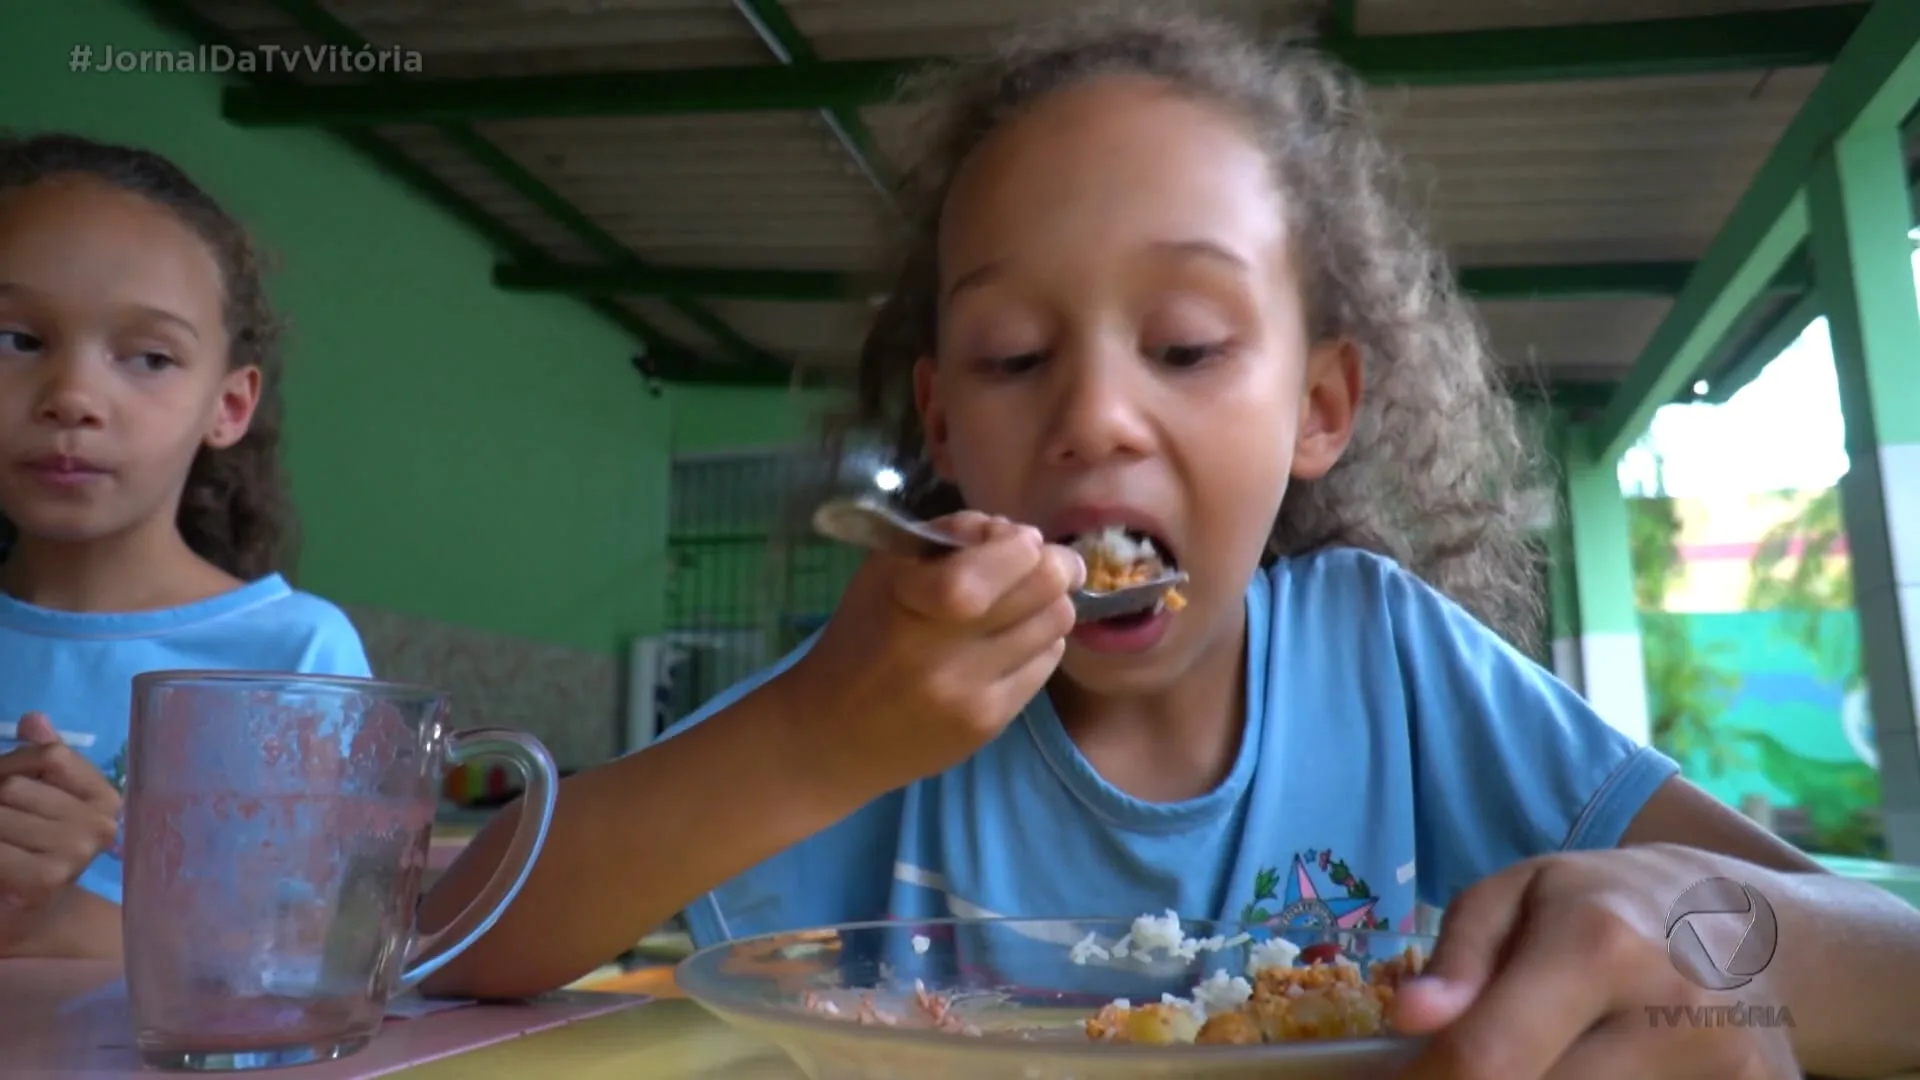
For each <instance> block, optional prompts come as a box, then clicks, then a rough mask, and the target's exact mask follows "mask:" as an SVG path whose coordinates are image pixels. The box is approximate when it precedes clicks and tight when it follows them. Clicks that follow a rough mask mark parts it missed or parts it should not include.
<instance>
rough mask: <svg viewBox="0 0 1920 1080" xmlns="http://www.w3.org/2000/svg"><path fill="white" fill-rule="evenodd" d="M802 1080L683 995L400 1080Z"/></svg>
mask: <svg viewBox="0 0 1920 1080" xmlns="http://www.w3.org/2000/svg"><path fill="white" fill-rule="evenodd" d="M527 1076H548V1077H555V1078H559V1077H565V1078H566V1080H806V1074H805V1073H802V1072H801V1071H800V1070H799V1068H798V1067H796V1066H795V1065H794V1064H793V1062H792V1061H791V1060H789V1059H788V1058H787V1056H786V1055H785V1054H783V1053H781V1052H780V1051H779V1050H778V1049H777V1048H775V1047H773V1046H772V1045H770V1044H768V1043H765V1042H762V1041H760V1040H758V1039H751V1038H747V1037H745V1036H742V1035H739V1034H737V1033H735V1032H733V1031H731V1030H730V1029H728V1028H727V1026H726V1025H725V1024H723V1023H721V1022H720V1021H719V1020H717V1019H715V1018H714V1017H713V1016H712V1014H710V1013H708V1012H707V1011H706V1010H704V1009H702V1008H700V1007H699V1006H698V1005H695V1004H694V1003H693V1002H691V1001H686V1000H684V999H672V998H666V999H659V1000H654V1001H650V1002H647V1003H646V1004H643V1005H636V1006H634V1007H631V1008H626V1009H621V1010H620V1011H618V1012H613V1013H608V1014H607V1015H605V1016H600V1017H596V1018H594V1019H591V1020H581V1021H579V1022H577V1023H573V1024H569V1025H568V1026H566V1027H565V1028H562V1029H560V1030H558V1031H552V1032H548V1033H545V1034H541V1035H530V1036H528V1037H526V1038H522V1039H515V1040H514V1041H512V1042H509V1043H503V1044H501V1045H498V1046H492V1047H488V1048H487V1049H484V1050H476V1051H474V1052H473V1053H470V1054H462V1055H460V1056H459V1057H454V1058H447V1059H444V1060H441V1061H437V1062H434V1063H432V1064H428V1065H422V1066H418V1067H416V1068H413V1069H410V1070H408V1071H407V1073H406V1074H405V1080H494V1078H495V1077H498V1078H500V1080H507V1078H509V1077H511V1078H514V1080H519V1078H521V1077H527Z"/></svg>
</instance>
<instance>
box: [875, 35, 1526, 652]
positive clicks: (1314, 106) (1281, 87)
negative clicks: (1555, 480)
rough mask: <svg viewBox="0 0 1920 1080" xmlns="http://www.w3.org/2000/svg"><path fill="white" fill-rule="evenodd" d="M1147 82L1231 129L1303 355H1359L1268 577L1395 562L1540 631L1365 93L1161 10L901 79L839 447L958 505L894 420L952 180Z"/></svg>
mask: <svg viewBox="0 0 1920 1080" xmlns="http://www.w3.org/2000/svg"><path fill="white" fill-rule="evenodd" d="M1110 76H1135V77H1146V78H1152V79H1157V80H1161V81H1163V82H1165V83H1167V84H1170V85H1171V86H1173V87H1175V88H1176V89H1177V90H1179V91H1180V92H1182V93H1184V94H1188V95H1191V96H1192V97H1193V98H1195V99H1196V100H1202V101H1206V102H1210V103H1214V104H1216V105H1218V106H1219V107H1221V108H1223V109H1225V110H1227V111H1228V112H1230V113H1231V114H1232V115H1234V116H1235V117H1236V118H1237V119H1239V120H1241V121H1243V122H1244V123H1245V124H1246V126H1247V128H1248V130H1249V131H1250V132H1251V133H1253V135H1254V136H1255V137H1256V138H1258V139H1259V140H1260V142H1261V143H1262V145H1263V148H1264V149H1265V150H1266V151H1267V153H1268V155H1269V157H1270V158H1271V160H1272V163H1273V174H1274V176H1275V178H1276V183H1277V184H1278V185H1279V187H1280V189H1281V193H1282V195H1283V197H1284V198H1285V199H1286V200H1287V201H1288V203H1289V205H1290V207H1291V208H1292V210H1293V212H1294V215H1295V216H1294V221H1295V222H1296V226H1295V228H1294V229H1293V230H1292V232H1293V236H1292V240H1293V243H1294V247H1295V250H1294V257H1295V259H1296V260H1297V262H1298V265H1299V267H1300V270H1301V276H1302V279H1303V281H1304V286H1303V288H1304V292H1305V297H1304V300H1305V304H1306V310H1307V312H1308V322H1309V330H1310V332H1311V333H1312V335H1313V336H1314V338H1315V339H1316V340H1332V339H1338V338H1344V339H1347V340H1349V341H1351V342H1353V343H1354V344H1355V345H1356V346H1357V347H1358V349H1359V351H1360V354H1361V356H1362V364H1363V372H1364V386H1365V391H1364V395H1363V400H1362V402H1361V406H1360V409H1359V414H1358V416H1357V417H1356V420H1355V427H1354V431H1353V437H1352V441H1351V443H1350V444H1349V447H1348V449H1347V452H1346V453H1345V454H1344V455H1343V457H1342V458H1341V460H1340V461H1339V463H1338V464H1337V465H1336V466H1335V467H1334V468H1333V469H1332V470H1331V471H1330V472H1328V473H1327V474H1326V476H1324V477H1323V478H1321V479H1319V480H1313V481H1295V482H1294V483H1293V484H1292V485H1291V486H1290V487H1289V488H1288V490H1287V493H1286V496H1285V498H1284V499H1283V501H1282V504H1281V507H1280V512H1279V516H1278V520H1276V521H1275V523H1274V527H1273V533H1272V536H1271V538H1270V540H1269V542H1268V546H1267V557H1268V559H1269V560H1271V559H1273V558H1277V557H1281V556H1287V555H1294V554H1299V553H1303V552H1307V551H1311V550H1314V549H1318V548H1323V547H1327V546H1332V545H1343V546H1353V547H1359V548H1364V549H1367V550H1371V551H1374V552H1377V553H1379V554H1381V555H1384V556H1387V557H1389V558H1392V559H1394V560H1395V561H1397V562H1398V563H1399V564H1400V565H1402V566H1404V567H1405V568H1407V569H1408V570H1409V571H1410V572H1412V573H1414V574H1416V575H1418V576H1419V577H1420V578H1422V579H1423V580H1425V581H1426V582H1428V583H1429V584H1430V585H1432V586H1433V587H1435V588H1437V589H1438V590H1440V591H1441V592H1442V593H1444V594H1446V595H1448V596H1449V597H1451V598H1452V599H1453V600H1454V601H1455V602H1457V603H1459V604H1460V605H1461V606H1462V607H1464V608H1465V609H1467V610H1468V611H1469V612H1471V613H1472V614H1473V615H1475V616H1476V617H1477V618H1479V619H1480V620H1481V621H1482V622H1484V623H1486V624H1488V625H1489V626H1490V627H1492V628H1493V629H1495V630H1496V631H1498V632H1500V633H1502V634H1504V635H1506V636H1508V637H1509V638H1510V639H1512V640H1514V641H1520V642H1526V641H1531V640H1532V638H1533V635H1534V634H1535V632H1536V631H1537V629H1538V625H1539V622H1540V619H1541V607H1542V598H1541V596H1540V589H1539V585H1538V579H1537V577H1536V576H1535V573H1534V569H1535V566H1534V564H1535V560H1536V554H1535V551H1534V548H1533V546H1532V544H1531V543H1530V540H1529V530H1528V526H1527V508H1526V506H1525V504H1524V502H1523V498H1522V496H1523V488H1524V482H1525V481H1526V480H1527V479H1528V476H1527V474H1528V473H1530V472H1531V471H1532V470H1533V469H1535V468H1536V467H1537V466H1538V464H1539V459H1538V458H1537V457H1536V455H1535V452H1534V447H1533V444H1532V440H1531V439H1528V438H1526V437H1523V435H1522V429H1521V426H1520V423H1519V418H1518V416H1517V415H1516V406H1515V403H1514V400H1513V396H1512V394H1511V393H1510V392H1509V387H1508V386H1506V385H1505V382H1504V380H1503V378H1502V376H1501V372H1500V369H1499V368H1498V366H1497V365H1496V363H1495V361H1494V359H1493V357H1492V354H1491V351H1490V349H1489V347H1488V345H1487V342H1486V339H1485V335H1484V333H1483V331H1482V329H1481V326H1480V324H1479V322H1478V319H1477V318H1476V315H1475V313H1474V310H1473V308H1472V306H1471V304H1470V303H1469V302H1468V300H1467V299H1466V298H1465V297H1464V296H1463V295H1462V293H1461V292H1460V290H1459V289H1458V287H1457V286H1456V284H1455V281H1454V275H1453V271H1452V268H1451V267H1450V266H1449V264H1448V263H1447V261H1446V259H1445V258H1444V256H1443V255H1442V254H1441V252H1440V251H1439V249H1438V247H1437V246H1436V245H1435V244H1434V243H1433V242H1432V241H1431V240H1430V239H1429V238H1428V235H1427V233H1426V230H1425V227H1424V225H1423V223H1422V222H1420V221H1419V220H1418V218H1417V216H1416V214H1415V212H1414V207H1415V200H1414V199H1413V198H1411V197H1410V195H1411V188H1412V185H1410V184H1409V183H1408V182H1407V179H1406V175H1405V173H1404V172H1403V170H1402V169H1401V168H1400V165H1399V163H1398V161H1397V159H1396V157H1395V155H1393V154H1392V153H1391V152H1390V151H1389V149H1388V148H1387V146H1386V143H1385V142H1384V141H1383V139H1382V137H1381V135H1380V134H1379V132H1378V130H1377V125H1376V122H1375V120H1374V118H1373V116H1372V115H1371V113H1370V110H1369V108H1368V105H1367V102H1366V99H1365V94H1364V90H1363V89H1362V87H1361V86H1360V85H1359V83H1358V81H1357V80H1356V79H1354V78H1353V77H1352V75H1351V74H1350V73H1349V72H1347V71H1346V70H1344V69H1343V68H1342V67H1341V66H1340V65H1338V64H1337V63H1335V62H1333V61H1332V60H1330V59H1328V58H1326V57H1324V56H1323V55H1321V54H1320V53H1318V52H1316V51H1314V50H1313V49H1312V48H1310V47H1308V46H1305V45H1299V44H1293V43H1267V44H1256V43H1255V38H1254V37H1253V36H1252V35H1250V34H1248V33H1247V32H1246V31H1245V30H1243V29H1240V28H1237V27H1234V26H1232V25H1228V24H1225V23H1221V22H1216V21H1212V20H1209V19H1206V18H1204V17H1201V16H1197V15H1194V14H1190V13H1185V12H1179V11H1176V10H1172V9H1171V6H1170V5H1164V4H1155V5H1139V4H1136V5H1129V6H1114V7H1106V8H1100V9H1096V10H1093V11H1089V12H1083V13H1081V14H1080V15H1078V16H1076V17H1073V18H1069V19H1066V20H1062V21H1056V22H1052V23H1046V24H1041V25H1039V26H1037V27H1035V28H1033V29H1032V30H1030V31H1029V32H1028V33H1026V34H1025V35H1023V36H1018V37H1015V38H1013V39H1012V40H1010V41H1009V42H1008V43H1006V44H1005V45H1003V46H1002V47H1001V48H999V49H998V50H997V51H995V52H993V53H991V54H989V55H986V56H984V57H981V58H979V59H972V60H967V61H963V62H957V63H953V64H946V65H941V66H937V67H935V68H932V69H930V70H929V71H927V72H924V73H922V74H921V75H920V76H918V77H916V78H915V79H914V80H912V81H910V82H909V83H908V84H907V86H906V93H905V100H906V101H907V102H909V103H913V104H916V105H918V106H920V107H921V108H922V109H924V110H925V113H924V115H922V116H921V117H920V118H919V121H918V123H917V124H916V125H915V129H914V130H915V133H916V134H917V135H918V136H919V138H920V140H921V141H920V143H919V145H918V147H917V152H916V153H914V154H913V155H911V157H910V162H911V164H910V166H909V168H908V169H907V170H906V171H905V172H904V174H903V175H902V177H901V180H900V183H899V197H900V200H901V203H902V206H903V209H904V210H905V212H906V216H907V225H906V230H905V235H904V243H903V245H902V249H901V250H900V251H899V252H898V258H899V261H898V264H897V265H896V266H895V268H894V270H893V277H892V280H891V282H889V283H886V284H885V285H884V288H885V289H886V299H885V300H884V301H883V302H882V304H881V306H880V308H879V310H878V312H877V314H876V316H875V319H874V321H873V323H872V325H871V327H870V328H869V330H868V332H867V335H866V338H865V340H864V342H863V343H862V346H861V351H860V358H859V370H858V376H857V384H856V385H857V391H856V394H855V399H854V407H853V409H852V412H851V415H850V416H848V417H846V418H844V420H843V423H844V425H845V427H846V430H843V431H841V432H839V433H838V435H837V437H838V439H840V440H842V441H844V439H845V438H846V437H847V435H848V433H849V432H850V431H866V432H871V433H874V434H875V435H877V436H878V437H879V438H881V439H882V440H884V443H885V449H884V450H883V452H884V453H887V454H890V455H891V456H892V457H893V459H894V462H895V464H896V466H897V467H898V468H899V469H900V471H901V472H902V474H903V476H904V478H905V484H904V485H903V487H902V489H901V497H902V498H903V499H904V500H905V501H906V503H907V504H908V506H909V507H910V508H911V509H913V510H914V511H915V512H917V513H920V514H922V515H924V516H934V515H937V514H942V513H948V512H951V511H953V510H956V509H958V508H959V507H960V495H959V493H958V492H957V491H954V490H952V489H951V486H950V485H947V484H945V483H943V482H942V481H940V480H939V478H938V477H936V476H935V475H934V473H933V471H932V468H931V465H930V464H929V462H928V461H927V459H926V454H925V437H924V433H923V432H922V430H921V427H920V421H919V417H918V416H917V414H916V411H915V409H914V407H913V396H912V370H913V365H914V362H915V360H916V359H918V358H920V357H924V356H931V355H934V353H935V342H936V340H937V320H938V298H939V268H938V254H939V253H938V250H937V237H938V234H939V223H940V216H941V213H942V210H943V207H944V204H945V202H946V199H947V193H948V189H949V188H950V186H951V185H952V182H953V178H954V174H955V173H956V171H957V170H958V169H959V167H960V165H961V163H962V162H963V161H964V160H965V159H966V158H967V156H968V155H969V154H971V153H972V152H973V150H974V148H975V147H977V146H979V145H980V143H981V142H982V141H983V140H984V139H985V138H986V137H987V135H988V134H989V133H990V132H992V131H993V130H994V129H995V127H996V126H997V125H999V124H1001V123H1003V122H1005V121H1006V120H1008V119H1009V118H1010V117H1012V116H1014V115H1016V114H1018V113H1019V112H1021V111H1022V110H1024V109H1027V108H1030V107H1031V106H1032V105H1033V104H1034V103H1035V102H1037V101H1039V100H1041V99H1043V98H1045V97H1046V96H1047V95H1049V94H1052V93H1055V92H1058V91H1061V90H1063V89H1067V88H1070V87H1073V86H1075V85H1078V84H1082V83H1085V82H1088V81H1090V80H1094V79H1098V78H1102V77H1110Z"/></svg>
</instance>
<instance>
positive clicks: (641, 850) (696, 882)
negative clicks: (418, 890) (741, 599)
mask: <svg viewBox="0 0 1920 1080" xmlns="http://www.w3.org/2000/svg"><path fill="white" fill-rule="evenodd" d="M782 691H783V688H782V686H781V684H780V680H777V679H776V680H775V681H774V682H772V683H769V684H768V685H767V686H765V687H763V688H762V689H761V690H759V691H758V692H756V693H754V694H751V695H749V696H748V697H746V698H744V699H743V700H742V701H741V702H740V703H739V704H737V705H735V706H734V707H732V708H730V709H727V710H724V711H722V712H719V713H716V714H715V715H713V716H711V717H709V718H707V719H706V720H703V721H702V722H700V723H699V724H696V725H694V726H693V727H692V728H690V729H688V730H686V731H684V732H681V733H679V734H677V735H675V736H674V737H673V738H671V739H668V740H666V741H665V742H663V743H661V744H659V745H657V746H654V747H651V748H648V749H646V750H644V751H642V752H640V753H637V754H633V755H630V756H628V757H625V758H621V759H619V760H617V761H613V762H610V763H608V764H606V765H602V766H600V767H598V768H595V769H591V770H589V771H586V772H582V773H580V774H578V775H576V776H573V777H570V778H568V779H567V780H566V781H564V782H563V783H562V784H561V785H560V797H559V801H558V806H557V808H556V811H555V814H554V822H553V826H552V828H551V829H550V830H549V832H548V834H547V843H546V848H545V851H544V852H543V853H542V855H541V856H540V859H539V862H538V864H537V865H536V866H535V868H534V871H533V874H532V875H531V876H530V877H529V878H528V880H527V884H526V886H525V887H524V888H523V889H522V890H521V892H520V895H519V897H518V898H517V899H516V900H515V901H514V903H513V905H512V906H511V907H510V908H509V909H508V910H507V912H506V914H505V915H504V916H503V917H502V918H501V919H500V921H499V922H498V923H497V924H495V926H494V928H493V929H492V930H491V931H489V932H488V934H487V936H486V937H485V938H483V939H482V940H480V941H479V942H477V943H475V945H474V946H473V947H472V948H471V949H469V950H467V952H466V953H464V954H462V955H461V956H460V957H458V958H456V959H455V960H454V961H453V962H452V963H450V964H448V965H447V967H446V968H444V969H442V970H441V971H440V972H437V973H436V974H435V975H434V976H433V977H432V978H430V979H429V980H428V981H427V983H426V989H427V990H428V991H429V992H431V993H435V994H450V995H455V996H460V997H483V998H486V997H492V998H505V997H523V996H527V995H531V994H536V993H543V992H545V991H547V990H550V989H553V988H555V987H559V986H563V985H565V984H566V983H568V982H571V981H572V980H574V979H577V978H579V977H580V976H582V975H585V974H587V973H588V972H590V971H592V970H593V969H594V968H595V967H597V966H599V965H601V964H604V963H606V962H607V961H608V960H610V959H612V958H613V957H615V956H617V955H619V954H620V953H622V952H624V951H625V950H627V949H629V948H632V947H633V945H634V943H636V942H637V941H639V940H640V938H641V937H642V936H643V935H644V934H646V933H647V932H649V931H651V930H653V929H655V928H657V927H658V926H660V925H661V924H662V923H664V922H666V921H667V920H668V919H670V918H672V917H673V916H674V914H675V913H677V912H679V911H680V910H681V909H683V908H684V907H685V906H686V905H687V904H688V903H690V902H692V901H693V900H695V899H697V898H698V897H699V896H700V895H702V894H703V893H705V892H707V891H709V890H711V889H713V888H714V887H715V886H717V885H719V884H720V883H722V882H724V881H726V880H728V879H729V878H731V877H733V876H735V875H737V874H739V873H740V872H742V871H744V870H746V869H748V868H750V867H752V866H754V865H756V864H758V863H760V862H762V861H764V860H765V859H767V858H769V857H771V856H773V855H775V854H778V853H779V852H780V851H783V850H785V849H786V848H788V847H791V846H792V845H794V844H796V843H799V842H800V841H802V840H804V839H806V838H807V837H809V836H812V835H813V834H815V833H817V832H819V831H821V830H822V829H825V828H827V827H828V826H830V825H832V824H834V823H835V822H837V821H839V820H841V819H842V818H845V817H846V816H847V815H849V814H851V813H853V812H854V811H855V810H857V809H859V808H860V806H861V805H863V803H864V801H865V800H864V799H863V798H861V797H860V796H859V795H857V794H854V793H848V792H845V791H836V790H834V789H833V787H832V785H830V784H828V783H826V782H825V781H824V780H823V778H822V777H820V776H819V775H818V773H817V772H816V771H815V770H811V769H809V767H808V765H807V762H808V761H809V759H810V757H812V756H814V755H813V753H812V752H811V750H810V749H809V747H808V746H807V743H806V737H805V733H804V732H803V731H801V730H799V728H798V725H796V724H795V723H793V722H791V721H790V720H789V711H788V710H787V709H786V707H785V705H784V703H783V700H782ZM518 809H519V806H518V804H515V805H514V806H511V807H509V808H507V809H505V810H503V811H501V812H500V813H499V814H497V815H495V817H494V819H493V820H492V821H490V822H489V823H488V824H487V826H486V827H485V828H484V829H483V830H481V833H480V835H478V836H477V837H475V838H474V840H473V842H472V843H471V844H469V845H468V847H467V850H466V851H464V852H463V853H462V854H461V855H460V857H459V858H458V859H457V860H456V861H455V863H454V865H453V866H451V867H449V868H448V870H447V873H446V875H445V877H444V878H442V879H441V881H440V882H439V883H438V884H436V885H435V886H434V888H433V889H432V891H431V892H430V893H429V895H428V896H427V898H426V900H425V901H424V902H423V903H422V905H421V909H420V920H421V925H422V926H423V928H426V929H433V928H436V927H439V926H442V925H444V924H445V923H447V922H448V921H449V920H450V919H452V918H453V917H454V915H455V914H456V913H457V912H458V911H459V910H460V909H461V908H463V907H465V906H466V904H467V902H468V901H469V900H470V899H471V898H472V897H473V896H474V895H475V894H477V893H478V892H479V891H480V889H481V888H482V887H484V885H485V883H486V880H487V878H488V877H489V876H490V875H491V874H492V872H493V870H494V868H495V867H496V866H497V865H499V862H500V858H501V855H502V853H503V852H504V851H505V850H506V847H507V840H508V838H509V836H510V835H511V831H512V829H513V828H514V826H515V824H516V823H517V822H518V819H519V814H518Z"/></svg>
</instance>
